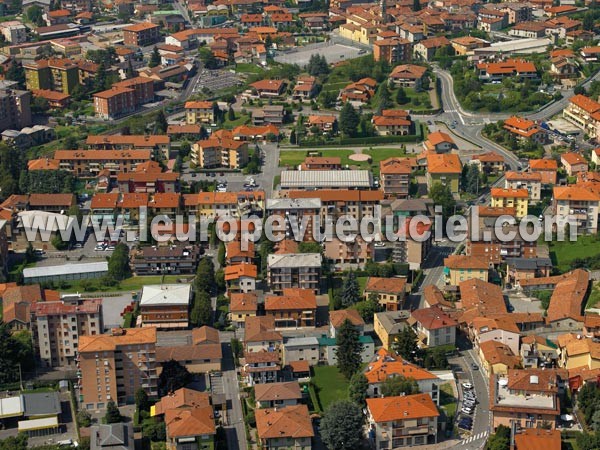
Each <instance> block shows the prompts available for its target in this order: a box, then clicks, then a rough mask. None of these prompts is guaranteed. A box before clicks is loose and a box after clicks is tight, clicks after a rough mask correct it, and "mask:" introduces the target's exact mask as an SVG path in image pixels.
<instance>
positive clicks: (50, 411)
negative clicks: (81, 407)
mask: <svg viewBox="0 0 600 450" xmlns="http://www.w3.org/2000/svg"><path fill="white" fill-rule="evenodd" d="M22 398H23V409H24V410H25V417H32V416H51V415H54V414H57V415H58V414H60V413H61V412H62V409H61V407H60V399H59V398H58V392H34V393H32V394H23V396H22Z"/></svg>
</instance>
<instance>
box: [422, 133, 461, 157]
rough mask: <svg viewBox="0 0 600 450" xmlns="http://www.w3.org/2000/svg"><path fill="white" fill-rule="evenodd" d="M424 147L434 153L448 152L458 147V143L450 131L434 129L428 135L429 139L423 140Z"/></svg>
mask: <svg viewBox="0 0 600 450" xmlns="http://www.w3.org/2000/svg"><path fill="white" fill-rule="evenodd" d="M423 147H424V148H425V150H428V151H431V152H434V153H447V152H449V151H451V150H452V149H453V148H456V144H455V143H454V140H453V139H452V137H450V135H449V134H448V133H444V132H443V131H434V132H433V133H430V134H429V135H428V136H427V139H426V140H425V141H424V142H423Z"/></svg>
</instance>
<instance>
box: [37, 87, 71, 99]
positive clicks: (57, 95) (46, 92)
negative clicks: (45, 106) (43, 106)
mask: <svg viewBox="0 0 600 450" xmlns="http://www.w3.org/2000/svg"><path fill="white" fill-rule="evenodd" d="M31 94H32V95H33V96H34V97H41V98H45V99H46V100H49V101H53V102H64V101H66V100H68V99H70V98H71V96H70V95H68V94H63V93H62V92H57V91H51V90H50V89H32V90H31Z"/></svg>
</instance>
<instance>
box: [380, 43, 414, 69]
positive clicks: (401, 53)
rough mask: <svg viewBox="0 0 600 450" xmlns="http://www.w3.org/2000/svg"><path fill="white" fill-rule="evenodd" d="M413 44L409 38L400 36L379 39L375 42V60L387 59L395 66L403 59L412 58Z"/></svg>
mask: <svg viewBox="0 0 600 450" xmlns="http://www.w3.org/2000/svg"><path fill="white" fill-rule="evenodd" d="M411 55H412V44H411V42H410V41H409V40H408V39H403V38H401V37H399V36H395V37H391V38H386V39H377V40H376V41H374V42H373V58H374V59H375V61H386V62H387V63H388V64H390V65H391V66H395V65H396V64H398V63H401V62H403V61H408V60H410V57H411Z"/></svg>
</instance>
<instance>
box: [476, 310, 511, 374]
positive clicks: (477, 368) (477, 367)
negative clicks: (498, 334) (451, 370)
mask: <svg viewBox="0 0 600 450" xmlns="http://www.w3.org/2000/svg"><path fill="white" fill-rule="evenodd" d="M511 308H512V306H511ZM514 309H515V308H513V310H514ZM508 310H509V311H510V308H509V309H508ZM471 369H473V370H479V366H478V365H477V364H475V363H473V364H471Z"/></svg>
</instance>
